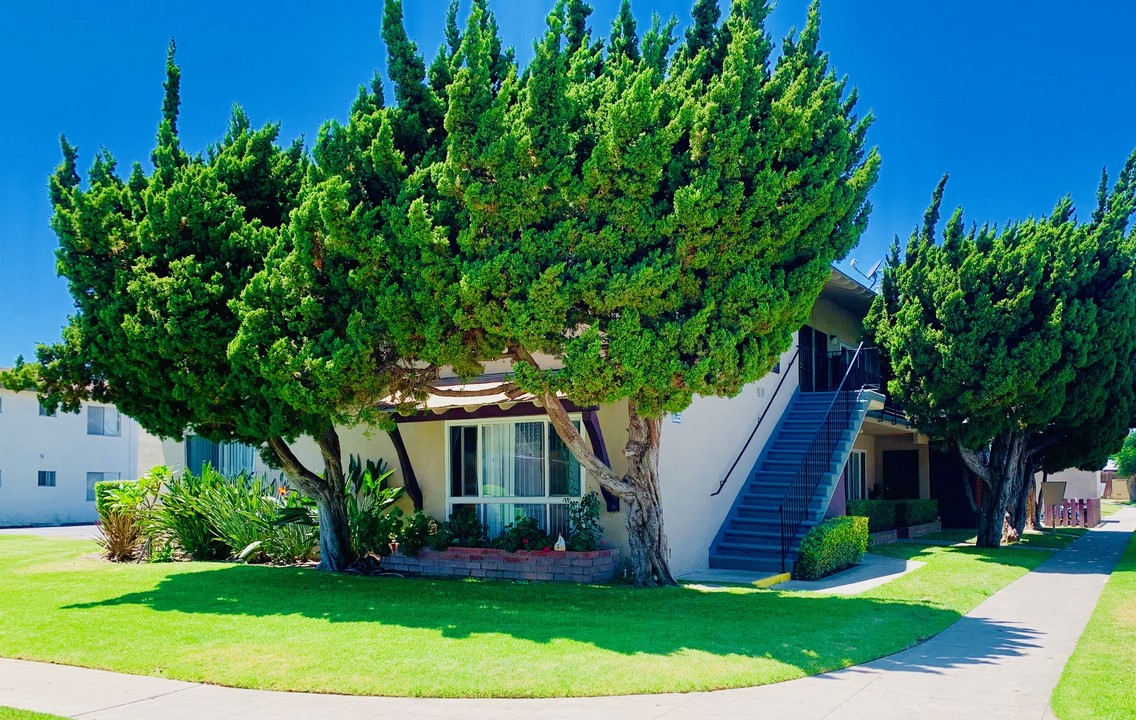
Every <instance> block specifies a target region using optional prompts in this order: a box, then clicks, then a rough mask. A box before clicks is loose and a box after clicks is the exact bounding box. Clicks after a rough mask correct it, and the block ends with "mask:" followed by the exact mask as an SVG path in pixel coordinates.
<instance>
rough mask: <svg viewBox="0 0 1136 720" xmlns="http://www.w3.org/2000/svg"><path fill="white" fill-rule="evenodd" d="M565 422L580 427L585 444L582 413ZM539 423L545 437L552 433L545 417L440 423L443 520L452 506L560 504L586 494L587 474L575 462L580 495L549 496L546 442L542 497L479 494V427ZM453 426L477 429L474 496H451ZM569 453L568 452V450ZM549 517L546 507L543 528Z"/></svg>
mask: <svg viewBox="0 0 1136 720" xmlns="http://www.w3.org/2000/svg"><path fill="white" fill-rule="evenodd" d="M568 419H569V420H572V421H573V422H578V423H579V424H580V436H581V437H583V438H584V441H585V442H587V441H588V431H587V428H586V427H585V425H584V417H583V415H582V414H581V413H569V415H568ZM532 422H539V423H542V424H543V426H544V433H545V437H546V438H547V437H549V435H548V433H555V432H556V430H555V428H553V427H552V421H551V420H550V419H549V417H548V416H547V415H517V416H514V417H503V418H484V419H478V418H470V419H468V420H467V419H462V420H446V421H445V422H444V423H443V429H442V438H443V440H444V441H443V443H442V457H443V464H444V465H445V468H446V518H447V519H449V517H450V516H451V515H452V514H453V512H454V506H455V505H545V506H548V505H563V504H564V501H565V500H579V499H580V498H582V497H584V495H585V494H587V491H588V490H587V485H588V474H587V473H588V471H587V468H585V467H584V465H583V463H580V462H578V461H577V464H578V465H579V467H580V494H579V495H549V494H548V493H549V490H550V485H551V483H550V482H549V479H550V478H551V475H552V473H551V466H550V455H551V453H549V449H550V448H549V447H548V443H547V442H545V448H544V495H524V496H522V495H505V496H486V495H482V494H481V490H482V485H483V483H482V477H483V476H482V462H481V459H482V448H483V447H484V442H485V440H484V434H483V433H482V431H481V428H483V427H486V426H489V425H515V424H517V423H532ZM455 427H476V428H478V432H477V494H476V495H456V496H455V495H454V494H453V465H452V463H451V462H450V429H451V428H455ZM569 452H571V451H569ZM550 520H551V518H550V517H549V515H548V510H547V508H546V509H545V513H544V523H543V525H544V527H545V528H548V527H549V526H550V524H549V523H550Z"/></svg>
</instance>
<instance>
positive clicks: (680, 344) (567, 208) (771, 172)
mask: <svg viewBox="0 0 1136 720" xmlns="http://www.w3.org/2000/svg"><path fill="white" fill-rule="evenodd" d="M766 14H767V8H766V7H765V5H764V4H763V3H760V2H753V1H752V0H738V2H735V3H733V5H732V7H731V12H730V15H729V17H728V18H727V20H726V21H725V23H724V24H723V26H722V27H721V28H715V32H714V36H715V37H719V36H720V37H722V38H723V43H722V51H721V52H722V55H721V62H720V69H714V68H713V64H712V63H707V62H706V60H705V59H706V54H707V52H708V51H707V50H706V49H705V48H703V47H701V46H699V47H698V48H697V49H695V48H690V49H689V50H683V49H682V48H679V50H678V53H677V55H676V57H677V58H678V60H676V61H675V63H674V64H673V65H672V64H670V63H668V62H667V61H666V60H665V58H666V57H667V54H668V53H667V49H669V46H670V43H671V42H673V40H672V35H671V31H670V29H663V28H660V27H658V26H657V25H656V27H655V28H653V29H652V30H651V31H649V32H648V33H646V34H645V35H644V40H643V42H642V43H638V42H637V41H635V38H636V37H637V30H636V28H635V26H634V19H633V16H632V15H631V13H630V9H629V7H628V6H627V5H626V4H625V5H624V7H623V8H622V9H621V12H620V15H619V17H618V18H617V21H616V23H615V24H614V26H613V31H612V36H611V39H612V44H613V47H612V48H610V49H609V51H608V52H606V53H600V52H599V50H598V46H597V44H596V43H594V42H593V41H592V40H591V36H590V33H589V32H586V31H581V29H580V28H581V18H586V17H587V9H586V8H585V7H584V6H583V4H582V3H579V2H568V1H564V2H560V3H558V4H557V6H556V8H555V9H554V10H553V12H552V13H551V14H550V16H549V19H548V31H547V33H546V35H545V36H544V37H543V38H542V39H540V40H539V41H538V42H537V44H536V46H535V56H534V59H533V61H532V63H531V64H530V65H529V67H527V68H526V70H525V72H524V73H523V75H521V76H520V77H519V78H518V77H517V75H516V71H515V70H510V71H509V72H507V73H506V74H504V76H497V77H500V83H499V84H498V83H496V82H494V77H495V75H494V68H495V67H496V64H495V59H494V48H495V47H498V46H499V41H498V40H497V39H496V37H495V33H494V31H493V28H492V27H491V26H489V25H487V24H486V23H485V22H484V21H483V19H482V18H483V8H482V7H481V6H480V5H478V4H475V6H474V8H473V10H472V12H471V16H470V18H469V21H468V22H467V24H466V29H465V31H464V34H463V35H462V44H461V49H460V52H459V56H460V57H459V60H460V62H458V63H456V64H455V67H457V68H458V69H457V70H456V72H455V73H454V78H453V81H452V83H451V84H450V86H449V87H448V88H447V91H446V96H447V98H448V107H447V111H446V117H445V130H446V139H445V143H444V157H440V158H439V160H438V162H437V163H435V164H434V165H433V167H432V168H431V169H430V172H429V174H428V175H426V174H425V173H419V174H418V175H417V176H412V178H411V179H410V180H408V184H407V190H408V192H406V193H404V197H403V201H402V205H401V206H402V208H403V209H402V211H401V216H402V217H401V218H400V219H398V220H397V222H398V223H400V224H401V226H402V229H401V230H400V231H398V232H397V233H396V235H398V236H399V237H400V238H401V239H400V240H399V243H400V244H399V245H398V247H397V252H396V253H395V254H397V255H401V256H402V258H403V259H402V260H401V261H400V262H402V263H404V268H405V269H407V270H409V268H412V267H419V268H427V269H428V270H427V271H425V272H420V273H418V274H410V273H406V272H404V273H403V274H402V275H401V276H400V277H401V278H402V280H403V282H404V283H405V285H404V287H405V288H406V293H407V294H408V295H409V296H411V297H415V298H419V299H420V301H419V302H418V303H417V305H416V310H415V311H414V312H413V313H408V314H407V315H406V317H408V318H411V319H412V320H411V321H409V322H405V323H404V322H403V321H401V320H400V319H399V317H398V316H397V315H395V314H388V320H389V322H390V323H391V325H392V327H391V332H392V334H393V335H394V336H395V337H396V338H397V340H398V342H399V343H400V348H401V349H402V351H403V354H407V355H413V356H415V357H420V358H423V359H425V360H428V361H430V362H432V363H435V364H437V365H440V364H450V365H453V366H454V367H456V368H459V371H463V372H467V373H469V374H473V373H474V372H476V370H477V368H479V367H480V365H479V363H481V362H484V361H487V360H492V359H498V358H499V357H500V353H501V351H502V349H504V350H505V352H506V355H507V356H508V357H511V358H512V359H513V361H514V368H515V371H516V377H515V379H514V382H515V383H517V384H518V385H520V386H521V387H523V388H524V389H526V390H528V391H531V392H533V393H535V394H536V395H537V396H538V397H539V398H540V400H541V402H542V404H543V405H544V406H545V408H546V410H547V411H548V413H549V415H550V417H551V419H552V422H553V425H554V427H555V428H556V430H557V432H558V433H559V434H560V436H561V438H562V439H563V440H564V441H565V442H566V444H567V445H568V446H569V447H570V448H571V450H572V452H573V453H574V454H575V455H576V457H577V458H578V459H579V460H580V462H581V463H582V464H583V465H584V466H585V467H586V468H587V469H588V471H589V472H590V473H591V474H592V476H593V477H595V478H597V479H598V481H599V482H600V484H601V485H602V486H603V487H605V488H606V489H608V490H609V491H611V492H613V493H614V494H616V495H618V496H619V497H620V498H622V499H623V500H624V502H625V503H626V506H627V513H628V519H627V521H628V529H629V537H630V543H631V558H630V560H631V564H632V568H633V570H634V575H635V579H636V582H638V583H639V584H654V583H664V584H665V583H671V582H673V578H672V577H671V574H670V570H669V567H668V562H667V555H668V553H667V547H666V535H665V532H664V531H663V525H662V510H661V502H662V498H661V497H660V490H659V479H658V453H659V439H660V431H661V427H660V418H661V416H662V414H663V413H666V412H675V411H678V410H681V409H683V408H684V407H686V406H687V405H689V403H690V402H691V401H692V399H693V397H694V395H696V394H700V395H716V396H730V395H734V394H736V393H738V392H739V391H740V390H741V389H742V387H743V386H744V385H746V384H747V383H750V382H753V381H755V380H757V379H758V378H760V377H762V376H763V375H764V374H765V373H767V372H768V371H769V370H770V368H771V367H772V365H773V364H774V363H775V362H776V360H777V358H778V357H779V356H780V354H781V352H783V351H784V350H785V348H787V347H788V346H789V344H790V342H791V337H792V333H793V331H795V330H796V329H797V328H798V327H800V325H801V324H802V323H803V322H804V321H805V320H806V319H807V317H808V313H809V310H810V308H811V306H812V304H813V302H814V301H815V299H816V297H817V295H818V294H819V292H820V290H821V288H822V287H823V284H824V281H825V279H826V278H827V277H828V273H829V266H830V264H831V262H832V261H833V260H835V259H837V258H840V257H843V256H844V254H845V253H847V252H848V250H849V249H850V248H851V247H852V246H853V245H854V244H855V242H856V240H857V239H858V237H859V235H860V233H861V232H862V231H863V228H864V224H865V221H866V217H867V212H868V205H867V201H866V196H867V193H868V191H869V189H870V188H871V186H872V184H873V183H874V181H875V177H876V172H877V168H878V163H879V159H878V157H877V155H876V154H875V152H874V151H872V152H869V151H868V150H867V149H866V147H865V144H864V136H865V132H866V129H867V126H868V122H867V121H865V120H860V119H858V118H856V117H855V115H854V114H853V105H854V97H851V96H849V95H848V94H847V93H846V92H845V86H844V83H843V81H841V80H840V79H838V78H837V77H835V76H834V74H833V73H832V71H831V70H830V69H829V67H828V64H827V59H826V57H825V55H824V54H823V53H822V52H821V51H820V50H819V45H818V43H819V14H818V12H817V9H816V7H815V6H814V7H813V8H812V9H811V10H810V13H809V18H808V22H807V24H806V25H805V28H804V30H803V31H802V32H801V34H800V36H799V37H790V38H788V39H787V40H786V42H785V44H784V47H783V50H784V52H783V54H782V55H781V57H780V58H779V60H778V61H777V63H776V65H775V66H774V67H773V68H772V69H771V68H770V66H769V65H770V62H769V58H770V50H771V47H772V43H771V42H770V41H769V39H768V37H767V36H766V34H765V31H764V19H765V16H766ZM698 37H701V35H699V36H698ZM696 42H702V41H701V40H698V41H696ZM708 68H709V69H708ZM412 189H413V190H414V192H410V191H411V190H412ZM422 301H425V303H423V302H422ZM423 318H427V319H425V320H424V319H423ZM400 323H401V326H400ZM423 328H428V330H427V331H426V332H423V330H422V329H423ZM539 354H550V355H553V356H555V357H556V358H558V359H559V361H560V362H561V363H562V364H563V367H562V368H558V369H556V370H551V369H548V368H540V367H538V366H537V362H536V361H535V360H534V357H535V356H538V355H539ZM563 397H567V398H569V399H571V400H573V401H576V402H578V403H582V404H592V403H608V402H616V401H620V400H626V401H627V402H628V405H629V411H630V426H629V441H628V443H627V447H626V448H625V454H626V455H627V457H628V458H629V461H630V462H629V470H628V472H627V473H626V475H624V476H622V477H620V476H617V475H616V474H615V473H613V472H612V471H611V469H610V468H608V467H607V466H605V465H604V464H603V463H602V462H601V461H600V460H599V459H598V458H597V457H596V456H595V455H594V454H593V453H592V452H591V449H590V447H589V446H588V445H587V444H586V443H584V442H583V441H582V438H581V437H580V435H579V433H578V432H577V431H576V429H575V426H574V425H573V424H572V423H571V422H569V421H568V416H567V413H566V412H565V410H564V405H563V402H562V398H563Z"/></svg>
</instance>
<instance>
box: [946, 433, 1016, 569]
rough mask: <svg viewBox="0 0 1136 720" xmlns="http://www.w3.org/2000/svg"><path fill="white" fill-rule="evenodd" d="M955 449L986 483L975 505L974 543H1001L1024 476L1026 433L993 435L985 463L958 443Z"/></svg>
mask: <svg viewBox="0 0 1136 720" xmlns="http://www.w3.org/2000/svg"><path fill="white" fill-rule="evenodd" d="M959 452H960V454H961V455H962V457H963V460H964V461H965V462H966V464H967V466H968V467H970V469H971V470H972V471H974V472H975V474H977V475H978V476H979V477H980V478H982V480H983V482H984V483H985V486H986V487H985V488H984V490H985V491H984V492H983V493H982V502H981V503H980V504H979V508H978V541H977V545H978V547H980V548H997V547H1001V545H1002V538H1003V536H1004V535H1005V534H1006V532H1007V530H1009V529H1010V528H1011V524H1010V523H1011V521H1012V519H1013V517H1014V515H1013V510H1014V506H1015V505H1016V504H1017V500H1018V499H1019V497H1020V495H1021V485H1022V483H1023V482H1024V479H1025V478H1024V475H1025V470H1026V463H1027V459H1028V454H1027V446H1026V436H1025V435H1024V434H1023V433H1020V432H1014V431H1006V432H1003V433H1000V434H998V435H997V436H995V438H994V440H993V442H991V445H990V461H989V463H983V462H982V461H981V460H980V459H978V456H977V454H976V453H975V452H974V451H973V450H970V449H968V448H964V447H962V445H961V444H960V445H959ZM1023 512H1024V510H1023Z"/></svg>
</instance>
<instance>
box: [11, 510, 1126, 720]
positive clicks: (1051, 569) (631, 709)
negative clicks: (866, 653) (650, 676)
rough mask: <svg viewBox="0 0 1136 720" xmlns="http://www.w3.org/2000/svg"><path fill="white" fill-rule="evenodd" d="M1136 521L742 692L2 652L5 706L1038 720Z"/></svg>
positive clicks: (287, 717)
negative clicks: (418, 680)
mask: <svg viewBox="0 0 1136 720" xmlns="http://www.w3.org/2000/svg"><path fill="white" fill-rule="evenodd" d="M1134 527H1136V509H1126V510H1123V511H1122V512H1120V513H1118V514H1116V515H1114V516H1112V517H1111V518H1109V519H1107V520H1106V521H1105V524H1104V525H1103V526H1102V527H1101V528H1099V529H1096V530H1093V531H1092V532H1089V533H1087V534H1086V535H1085V536H1084V537H1083V538H1081V539H1080V540H1078V541H1076V542H1075V543H1074V544H1073V545H1071V546H1070V547H1069V548H1068V549H1066V550H1063V551H1061V552H1058V553H1056V554H1055V555H1054V556H1053V557H1052V558H1050V559H1049V560H1047V561H1046V562H1045V563H1044V564H1042V565H1041V566H1039V567H1038V568H1037V569H1036V570H1034V571H1033V572H1031V573H1029V574H1028V575H1026V576H1024V577H1022V578H1020V579H1019V580H1017V581H1015V582H1014V583H1012V584H1010V585H1008V586H1007V587H1005V588H1003V589H1002V590H1001V591H999V592H998V593H996V594H994V595H993V596H991V597H990V598H989V599H987V600H986V602H984V603H982V604H981V605H979V606H978V607H977V608H975V609H974V610H973V611H972V612H970V613H968V614H967V615H966V616H965V617H963V618H962V619H961V620H959V621H958V622H957V623H955V624H954V625H952V626H951V627H950V628H948V629H947V630H945V631H944V632H942V633H941V634H939V635H937V636H936V637H934V638H932V639H931V640H929V641H927V642H925V643H923V644H922V645H918V646H916V647H914V648H911V649H910V650H906V651H904V652H901V653H899V654H897V655H893V656H891V657H888V658H884V659H881V660H877V661H875V662H871V663H868V664H866V665H861V666H858V667H855V668H850V669H848V670H841V671H839V672H833V673H827V674H825V675H818V676H815V677H810V678H803V679H800V680H793V681H791V682H786V683H779V684H777V685H765V686H761V687H754V688H742V689H738V690H722V691H718V692H707V693H689V694H685V695H684V694H673V695H638V696H626V697H607V698H550V699H542V700H438V699H413V698H358V697H343V696H336V695H305V694H298V693H279V692H267V691H258V690H237V689H232V688H222V687H216V686H209V685H197V684H194V683H185V682H177V681H172V680H160V679H155V678H146V677H135V676H129V675H119V674H115V673H107V672H100V671H97V670H84V669H80V668H71V667H62V666H56V665H47V664H42V663H30V662H22V661H18V660H0V706H3V705H9V706H15V707H19V708H27V709H30V710H39V711H41V712H51V713H56V714H59V715H66V716H70V717H76V718H84V719H89V720H227V719H229V718H233V719H236V718H242V719H247V720H252V719H258V718H265V719H271V720H291V719H292V718H295V719H296V720H301V719H302V720H313V719H321V718H334V719H335V720H367V719H368V718H407V719H409V720H414V719H415V718H420V719H425V718H462V719H465V720H490V719H496V718H501V719H513V718H526V720H541V719H546V718H580V717H587V718H620V720H637V719H639V718H642V719H645V720H646V719H653V718H675V719H678V718H690V719H693V720H698V719H699V718H725V719H727V720H729V719H730V718H753V719H755V720H782V719H783V720H822V719H823V720H852V719H855V718H863V719H865V720H887V719H888V718H904V719H905V720H907V719H910V718H920V719H925V718H930V719H934V718H943V719H944V720H946V719H948V718H949V719H950V720H965V719H966V718H975V719H976V720H999V719H1001V718H1031V719H1033V720H1042V719H1043V718H1047V717H1052V715H1051V714H1050V713H1049V709H1048V708H1049V696H1050V693H1051V692H1052V691H1053V688H1054V686H1055V685H1056V684H1057V680H1058V678H1059V677H1060V675H1061V671H1062V669H1063V668H1064V666H1065V662H1066V660H1068V658H1069V655H1070V654H1071V653H1072V652H1073V648H1074V647H1075V646H1076V644H1077V640H1078V638H1079V637H1080V635H1081V632H1082V630H1083V629H1084V627H1085V624H1086V623H1087V622H1088V619H1089V616H1090V615H1091V614H1092V611H1093V607H1094V606H1095V605H1096V602H1097V598H1098V597H1099V596H1100V592H1101V589H1102V588H1103V587H1104V584H1105V582H1106V581H1107V579H1108V575H1109V573H1110V572H1111V571H1112V569H1113V568H1114V567H1115V566H1116V563H1117V561H1118V560H1119V559H1120V555H1121V554H1122V553H1123V551H1124V548H1125V546H1126V545H1127V542H1128V539H1129V535H1130V534H1131V532H1132V530H1133V529H1134Z"/></svg>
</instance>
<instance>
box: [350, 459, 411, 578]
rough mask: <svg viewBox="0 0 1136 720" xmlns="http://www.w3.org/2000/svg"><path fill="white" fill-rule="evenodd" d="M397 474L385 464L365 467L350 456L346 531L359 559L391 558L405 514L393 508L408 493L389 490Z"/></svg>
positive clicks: (372, 462)
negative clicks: (374, 556) (369, 557)
mask: <svg viewBox="0 0 1136 720" xmlns="http://www.w3.org/2000/svg"><path fill="white" fill-rule="evenodd" d="M393 474H394V470H392V469H390V468H388V467H387V464H386V462H385V461H383V460H379V461H378V462H374V461H372V460H368V461H367V462H366V464H363V463H362V462H361V461H360V460H359V459H358V458H356V457H355V456H354V455H352V456H351V460H350V463H349V464H348V470H347V487H346V493H347V527H348V528H349V530H350V532H351V544H352V546H353V547H354V548H355V552H357V553H358V554H359V555H366V554H368V553H373V554H375V555H378V556H380V557H382V556H385V555H390V552H391V547H390V546H391V542H393V541H394V540H395V539H396V538H397V536H398V531H399V529H400V528H401V527H402V511H401V510H399V509H398V508H397V507H394V504H395V503H396V502H397V501H398V499H399V498H401V497H402V496H403V493H404V492H405V491H404V490H403V489H402V488H392V487H387V481H388V480H389V479H390V477H391V475H393Z"/></svg>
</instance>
